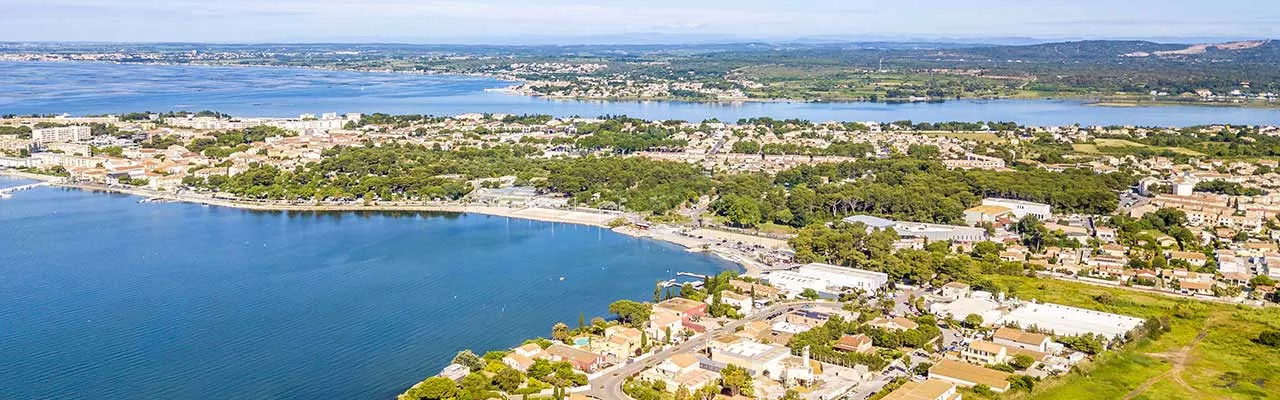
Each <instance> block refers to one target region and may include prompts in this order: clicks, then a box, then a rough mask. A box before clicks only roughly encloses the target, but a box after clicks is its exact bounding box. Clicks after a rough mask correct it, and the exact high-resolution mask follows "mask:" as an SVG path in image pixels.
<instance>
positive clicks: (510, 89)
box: [3, 59, 1280, 110]
mask: <svg viewBox="0 0 1280 400" xmlns="http://www.w3.org/2000/svg"><path fill="white" fill-rule="evenodd" d="M3 61H7V62H15V63H28V62H30V63H40V62H47V63H98V64H118V65H159V66H189V67H211V68H218V67H224V68H273V69H298V70H311V71H329V72H347V73H370V74H403V75H419V76H457V77H466V78H484V79H493V80H496V81H500V82H502V83H503V84H504V85H505V86H501V87H494V88H488V89H485V91H486V92H494V93H501V94H504V95H508V96H514V97H526V98H532V99H540V100H546V101H579V102H599V101H605V102H671V103H691V104H710V105H714V104H723V105H734V104H738V105H741V104H752V103H784V104H797V103H798V104H807V103H850V104H859V103H860V104H915V103H934V102H936V103H945V102H948V101H964V100H968V101H1074V102H1079V103H1080V104H1081V105H1084V106H1093V107H1116V108H1135V107H1165V106H1185V107H1220V108H1247V109H1264V110H1265V109H1278V108H1280V102H1272V101H1260V100H1251V101H1245V102H1240V103H1234V102H1204V101H1202V102H1183V101H1161V100H1155V101H1144V100H1128V99H1124V98H1107V97H1106V96H1100V95H1097V94H1083V95H1076V96H1073V95H1061V94H1059V95H1055V96H1031V97H1019V96H1000V97H994V98H992V97H957V98H938V99H933V100H928V101H905V100H904V101H884V100H882V101H870V100H859V99H786V98H762V97H750V96H748V97H745V98H733V99H680V98H672V97H627V96H620V97H581V96H577V97H575V96H549V95H541V94H537V93H525V92H524V91H521V90H518V89H519V87H520V86H522V85H524V84H528V83H532V82H537V81H533V80H530V79H528V78H522V77H516V76H511V75H504V74H492V73H481V72H471V73H468V72H442V71H429V70H421V71H419V70H397V69H359V68H339V67H331V66H318V65H317V66H311V65H273V64H216V63H207V62H188V63H180V62H135V61H108V60H17V59H14V60H3Z"/></svg>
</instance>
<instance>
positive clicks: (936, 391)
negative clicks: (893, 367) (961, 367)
mask: <svg viewBox="0 0 1280 400" xmlns="http://www.w3.org/2000/svg"><path fill="white" fill-rule="evenodd" d="M955 387H956V385H955V384H954V383H951V382H947V381H943V380H938V379H927V380H925V381H924V382H907V383H904V384H902V386H901V387H899V388H898V390H894V391H893V392H891V393H889V395H888V396H884V397H882V398H881V399H882V400H938V398H941V397H942V395H943V394H946V393H947V392H948V391H952V390H953V389H955ZM956 397H959V396H956V395H955V394H953V395H952V396H949V397H947V400H950V399H954V398H956Z"/></svg>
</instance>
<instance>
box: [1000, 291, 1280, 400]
mask: <svg viewBox="0 0 1280 400" xmlns="http://www.w3.org/2000/svg"><path fill="white" fill-rule="evenodd" d="M993 279H994V280H995V281H996V282H997V283H998V284H999V285H1001V286H1002V287H1004V288H1007V290H1008V291H1009V292H1010V293H1012V294H1014V295H1016V296H1018V297H1019V298H1022V299H1032V298H1034V299H1037V300H1039V301H1044V302H1051V303H1059V304H1065V305H1071V306H1076V307H1083V308H1089V309H1095V310H1099V311H1106V312H1113V313H1118V314H1124V315H1131V316H1135V317H1142V318H1151V317H1169V319H1170V321H1171V322H1172V330H1171V331H1170V332H1168V333H1165V334H1164V335H1163V336H1161V337H1160V338H1159V339H1158V340H1155V341H1152V340H1148V339H1141V340H1139V341H1137V342H1134V343H1131V344H1129V345H1127V346H1125V347H1124V348H1122V349H1120V350H1118V351H1110V352H1107V353H1104V354H1103V355H1101V356H1099V357H1098V358H1097V359H1096V360H1095V361H1094V362H1092V363H1091V364H1090V365H1085V366H1082V367H1081V368H1080V369H1081V370H1082V371H1084V372H1078V373H1071V374H1068V375H1067V376H1064V377H1060V378H1056V379H1050V380H1046V381H1044V382H1042V383H1041V384H1040V386H1039V387H1037V388H1036V390H1035V391H1034V392H1032V393H1014V394H1008V395H1006V396H1005V398H1013V399H1063V400H1066V399H1071V400H1076V399H1280V349H1274V348H1268V347H1265V346H1262V345H1259V344H1256V343H1254V342H1253V341H1252V340H1253V339H1254V338H1256V337H1257V336H1258V334H1259V333H1260V332H1262V331H1263V330H1264V329H1280V308H1276V307H1268V308H1264V309H1257V308H1248V307H1243V306H1239V307H1237V306H1230V305H1224V304H1217V303H1205V302H1199V301H1195V300H1189V299H1179V298H1175V297H1168V296H1161V295H1156V294H1148V293H1141V292H1134V291H1129V290H1124V289H1118V288H1106V287H1098V286H1092V285H1085V284H1081V283H1074V282H1065V281H1058V280H1049V279H1032V278H1023V277H1007V276H1000V277H995V278H993ZM1102 294H1108V295H1110V298H1111V299H1112V300H1109V301H1107V303H1108V304H1103V303H1100V302H1099V301H1098V300H1096V298H1097V297H1096V296H1099V295H1102Z"/></svg>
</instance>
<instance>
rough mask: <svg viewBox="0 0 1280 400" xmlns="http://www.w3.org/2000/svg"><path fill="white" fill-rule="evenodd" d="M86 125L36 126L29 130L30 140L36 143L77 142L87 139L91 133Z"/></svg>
mask: <svg viewBox="0 0 1280 400" xmlns="http://www.w3.org/2000/svg"><path fill="white" fill-rule="evenodd" d="M91 132H92V130H91V129H89V127H87V126H81V125H72V126H58V127H53V128H37V129H32V130H31V140H33V141H35V142H36V143H55V142H78V141H81V140H89V138H90V137H92V136H93V135H92V134H91Z"/></svg>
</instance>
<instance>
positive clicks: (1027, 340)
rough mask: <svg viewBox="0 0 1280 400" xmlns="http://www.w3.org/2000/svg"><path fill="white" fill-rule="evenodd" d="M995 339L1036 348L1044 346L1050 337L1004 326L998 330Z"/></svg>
mask: <svg viewBox="0 0 1280 400" xmlns="http://www.w3.org/2000/svg"><path fill="white" fill-rule="evenodd" d="M993 337H994V338H996V339H1005V340H1012V341H1014V342H1018V343H1023V344H1034V345H1036V346H1039V345H1041V344H1043V343H1044V341H1045V339H1048V338H1049V337H1048V336H1045V335H1042V334H1039V333H1031V332H1027V331H1024V330H1021V329H1013V328H1010V327H1007V326H1002V327H1000V329H996V333H995V335H994V336H993Z"/></svg>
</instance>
